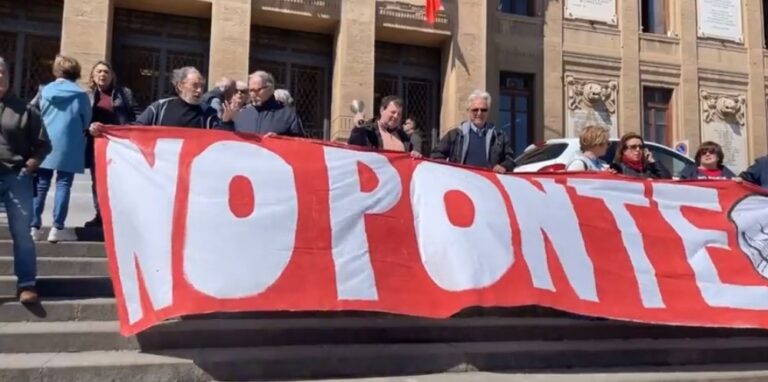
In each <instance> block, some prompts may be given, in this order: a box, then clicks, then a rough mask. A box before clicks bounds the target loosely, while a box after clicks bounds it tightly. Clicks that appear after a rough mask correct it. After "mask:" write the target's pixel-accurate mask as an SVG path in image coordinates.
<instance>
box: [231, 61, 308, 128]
mask: <svg viewBox="0 0 768 382" xmlns="http://www.w3.org/2000/svg"><path fill="white" fill-rule="evenodd" d="M248 92H249V93H250V95H251V104H250V105H248V106H246V107H245V108H243V109H242V110H240V112H239V113H237V115H236V116H235V118H234V128H235V131H237V132H241V133H252V134H260V135H266V134H276V135H289V136H295V137H303V136H304V128H303V127H302V125H301V119H299V116H298V115H297V114H296V109H294V108H292V107H290V106H287V105H283V104H282V103H280V102H279V101H277V100H276V99H275V79H274V77H272V75H271V74H269V73H267V72H264V71H257V72H254V73H253V74H251V75H250V76H249V77H248Z"/></svg>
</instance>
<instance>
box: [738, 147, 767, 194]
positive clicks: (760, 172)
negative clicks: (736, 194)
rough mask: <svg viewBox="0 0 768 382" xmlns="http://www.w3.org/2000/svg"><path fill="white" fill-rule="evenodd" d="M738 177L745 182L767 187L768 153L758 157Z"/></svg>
mask: <svg viewBox="0 0 768 382" xmlns="http://www.w3.org/2000/svg"><path fill="white" fill-rule="evenodd" d="M740 177H741V178H742V179H744V180H746V181H747V182H750V183H753V184H756V185H758V186H760V187H763V188H766V189H768V155H766V156H764V157H762V158H758V159H757V160H756V161H755V163H754V164H753V165H752V166H749V168H748V169H747V170H746V171H744V172H742V173H741V175H740Z"/></svg>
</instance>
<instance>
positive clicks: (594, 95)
mask: <svg viewBox="0 0 768 382" xmlns="http://www.w3.org/2000/svg"><path fill="white" fill-rule="evenodd" d="M565 85H566V87H567V92H568V101H567V102H568V108H569V109H571V110H581V109H591V110H597V109H601V108H602V107H604V108H605V110H606V111H608V112H609V113H611V114H614V113H616V99H617V95H618V90H619V84H618V82H616V81H595V80H581V79H577V78H576V77H574V76H566V77H565ZM601 106H602V107H601Z"/></svg>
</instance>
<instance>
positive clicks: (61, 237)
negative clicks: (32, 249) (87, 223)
mask: <svg viewBox="0 0 768 382" xmlns="http://www.w3.org/2000/svg"><path fill="white" fill-rule="evenodd" d="M48 241H49V242H51V243H58V242H60V241H77V235H75V232H74V231H72V230H71V229H68V228H62V229H58V228H56V227H53V228H51V232H50V233H49V234H48Z"/></svg>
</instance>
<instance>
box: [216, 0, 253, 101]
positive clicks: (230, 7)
mask: <svg viewBox="0 0 768 382" xmlns="http://www.w3.org/2000/svg"><path fill="white" fill-rule="evenodd" d="M212 8H213V9H212V11H211V51H210V59H209V63H210V64H209V65H208V87H209V88H211V87H213V86H214V85H215V83H216V81H218V80H219V79H220V78H221V77H231V78H233V79H237V80H245V79H246V77H247V75H248V61H249V60H248V58H249V55H250V51H251V49H250V48H251V0H216V1H213V2H212Z"/></svg>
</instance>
